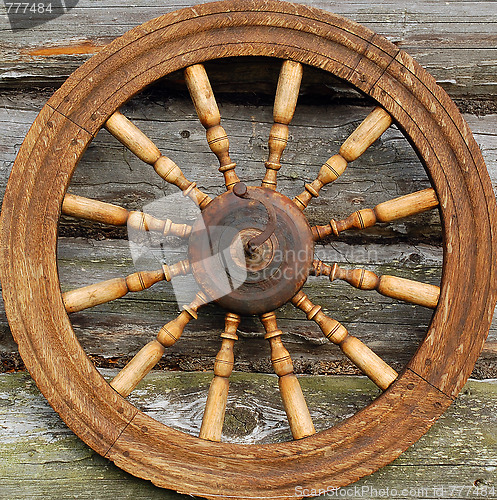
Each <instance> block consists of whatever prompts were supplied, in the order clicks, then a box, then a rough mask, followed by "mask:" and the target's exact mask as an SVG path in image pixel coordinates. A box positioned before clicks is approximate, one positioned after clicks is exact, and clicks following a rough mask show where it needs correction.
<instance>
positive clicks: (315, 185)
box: [293, 107, 392, 210]
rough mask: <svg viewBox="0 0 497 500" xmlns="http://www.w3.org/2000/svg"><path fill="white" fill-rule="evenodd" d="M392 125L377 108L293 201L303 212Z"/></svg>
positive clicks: (381, 110)
mask: <svg viewBox="0 0 497 500" xmlns="http://www.w3.org/2000/svg"><path fill="white" fill-rule="evenodd" d="M391 124H392V117H391V116H390V115H389V114H388V113H387V112H386V111H385V110H384V109H382V108H380V107H377V108H375V109H374V110H373V111H371V113H370V114H369V115H368V116H367V117H366V118H365V119H364V121H363V122H362V123H361V124H360V125H359V126H358V127H357V128H356V129H355V130H354V132H352V134H351V135H350V136H349V137H348V138H347V139H346V141H345V142H344V143H343V144H342V146H341V148H340V151H339V154H337V155H335V156H332V157H331V158H330V159H329V160H328V161H327V162H326V163H325V164H324V165H323V166H322V167H321V170H320V171H319V174H318V176H317V177H316V179H315V180H314V181H312V182H311V183H310V184H306V185H305V190H304V191H303V192H302V193H300V194H299V195H298V196H296V197H295V198H294V199H293V201H294V202H295V203H296V204H297V206H298V207H299V208H300V209H301V210H304V209H305V208H306V207H307V205H308V204H309V202H310V201H311V199H312V198H313V197H314V198H315V197H317V196H319V191H320V190H321V188H322V187H323V186H325V185H326V184H329V183H330V182H333V181H334V180H336V179H337V178H338V177H340V175H342V173H343V172H344V170H345V169H346V168H347V165H348V163H350V162H351V161H354V160H356V159H357V158H359V156H361V155H362V154H363V153H364V151H366V149H368V148H369V146H371V144H373V142H375V141H376V140H377V139H378V138H379V137H380V136H381V134H383V132H385V130H387V129H388V127H390V125H391Z"/></svg>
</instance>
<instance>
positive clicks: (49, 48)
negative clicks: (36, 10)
mask: <svg viewBox="0 0 497 500" xmlns="http://www.w3.org/2000/svg"><path fill="white" fill-rule="evenodd" d="M196 3H197V2H196V1H195V0H175V1H174V2H169V3H168V4H167V5H164V4H163V3H160V2H146V1H145V0H139V1H136V2H133V5H132V8H130V6H131V5H127V3H122V2H117V1H116V0H99V1H94V0H82V1H80V2H78V4H77V5H76V7H75V8H73V9H72V10H70V11H68V12H67V13H66V14H64V15H62V16H61V17H58V18H56V19H53V20H51V21H49V22H47V23H45V24H41V25H39V26H36V27H34V28H31V29H23V30H18V31H14V32H13V31H12V30H11V29H10V25H9V23H8V20H7V16H6V15H5V8H6V7H5V6H4V5H2V6H0V13H2V14H3V15H2V16H0V46H1V47H2V60H1V61H0V85H2V86H18V85H46V84H47V83H48V84H50V83H57V84H58V83H60V82H62V81H63V80H64V79H65V78H66V77H67V76H68V75H69V74H70V73H71V72H72V71H74V69H76V68H77V67H78V66H79V65H80V64H81V63H82V62H84V61H85V60H87V59H88V58H89V57H90V55H91V54H92V53H95V52H96V51H97V50H98V49H99V48H101V47H102V46H104V45H105V44H107V43H109V42H110V41H111V40H112V39H113V38H115V37H117V36H119V35H121V34H123V33H124V32H125V31H127V30H128V29H130V28H132V27H134V26H135V25H138V24H140V23H142V22H145V21H147V20H149V19H152V18H154V17H156V16H159V15H161V14H164V13H166V12H170V11H173V10H176V9H179V8H182V7H189V6H192V5H195V4H196ZM300 3H303V4H306V5H310V6H313V7H318V8H322V9H325V10H331V11H334V12H336V13H337V14H341V15H344V16H346V17H349V18H350V19H352V20H354V21H357V22H360V23H362V24H364V25H366V26H368V27H369V28H371V29H373V30H375V31H377V32H378V33H380V34H382V35H385V36H386V37H387V38H389V39H390V40H392V41H394V42H395V43H396V44H397V45H398V46H399V47H401V48H402V49H404V50H406V51H407V52H409V53H410V54H411V55H412V56H413V57H414V58H416V59H417V60H418V61H419V62H420V63H421V64H422V65H424V66H425V67H426V68H427V69H428V70H429V71H430V72H431V73H432V74H433V75H434V76H435V78H436V79H437V80H438V81H439V82H440V84H441V85H442V86H444V87H445V88H446V90H448V91H449V92H450V93H451V95H453V96H463V95H464V96H467V95H472V96H473V97H474V96H477V95H478V96H485V97H486V98H488V97H489V96H494V97H495V95H496V94H497V81H496V79H495V73H494V71H493V68H494V66H495V61H496V57H497V35H496V26H497V15H496V12H495V5H494V3H493V2H491V1H475V2H470V1H463V2H434V1H432V0H420V1H417V2H416V3H414V4H413V3H407V2H403V1H402V2H399V1H392V0H381V1H379V2H375V3H374V4H371V3H370V2H368V1H367V0H358V1H355V2H345V3H344V2H342V3H332V4H330V2H328V1H325V0H301V2H300Z"/></svg>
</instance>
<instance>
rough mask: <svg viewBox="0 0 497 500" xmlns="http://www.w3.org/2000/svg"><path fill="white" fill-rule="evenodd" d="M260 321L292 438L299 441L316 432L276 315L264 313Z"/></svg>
mask: <svg viewBox="0 0 497 500" xmlns="http://www.w3.org/2000/svg"><path fill="white" fill-rule="evenodd" d="M261 321H262V324H263V325H264V329H265V330H266V335H265V336H264V338H265V339H267V340H269V345H270V347H271V362H272V364H273V368H274V372H275V373H276V375H278V382H279V387H280V394H281V399H282V401H283V406H284V407H285V412H286V415H287V419H288V423H289V425H290V430H291V431H292V435H293V438H294V439H301V438H304V437H306V436H310V435H312V434H315V432H316V430H315V429H314V424H313V423H312V419H311V414H310V413H309V409H308V408H307V403H306V402H305V399H304V394H303V393H302V388H301V387H300V383H299V381H298V379H297V377H296V376H295V374H294V373H293V363H292V359H291V358H290V354H289V352H288V351H287V350H286V348H285V347H284V345H283V342H282V340H281V335H282V334H283V332H282V331H281V330H278V326H277V324H276V315H275V314H274V312H270V313H265V314H263V315H261Z"/></svg>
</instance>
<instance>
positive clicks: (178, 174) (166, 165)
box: [105, 111, 211, 210]
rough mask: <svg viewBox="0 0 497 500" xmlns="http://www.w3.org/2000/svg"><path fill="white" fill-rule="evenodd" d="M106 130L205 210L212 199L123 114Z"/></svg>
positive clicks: (106, 124)
mask: <svg viewBox="0 0 497 500" xmlns="http://www.w3.org/2000/svg"><path fill="white" fill-rule="evenodd" d="M105 128H106V129H107V130H108V131H109V132H110V133H111V134H112V135H113V136H114V137H115V138H116V139H117V140H118V141H120V142H121V143H122V144H124V146H126V147H127V148H128V149H129V150H130V151H131V152H132V153H134V154H135V155H136V156H137V157H138V158H140V160H143V161H144V162H145V163H149V164H150V165H152V166H153V167H154V169H155V171H156V172H157V173H158V174H159V175H160V176H161V177H162V178H163V179H164V180H165V181H167V182H169V183H171V184H174V185H175V186H177V187H179V188H180V189H181V191H183V195H184V196H188V197H189V198H190V199H191V200H193V201H194V202H195V203H196V204H197V205H198V206H199V207H200V209H202V210H203V209H204V208H205V207H206V206H207V205H208V204H209V203H210V202H211V198H210V197H209V196H208V195H206V194H205V193H202V191H200V190H199V189H198V188H197V187H196V184H195V182H190V181H189V180H187V178H186V177H185V176H184V174H183V172H182V171H181V169H180V168H179V167H178V165H176V163H174V162H173V161H172V160H171V159H169V158H168V157H167V156H163V155H162V153H161V152H160V151H159V149H158V148H157V146H156V145H155V144H154V143H153V142H152V141H151V140H150V139H149V138H148V137H147V136H146V135H145V134H144V133H143V132H142V131H141V130H140V129H139V128H138V127H137V126H136V125H134V124H133V123H132V122H131V121H130V120H128V119H127V118H126V117H125V116H124V115H123V114H122V113H121V112H119V111H116V112H115V113H114V114H113V115H112V116H111V117H110V118H109V119H108V120H107V121H106V122H105Z"/></svg>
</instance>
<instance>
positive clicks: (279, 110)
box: [262, 61, 303, 190]
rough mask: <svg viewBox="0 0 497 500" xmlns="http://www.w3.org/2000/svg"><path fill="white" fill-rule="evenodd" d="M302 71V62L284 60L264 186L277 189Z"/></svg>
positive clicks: (277, 90)
mask: <svg viewBox="0 0 497 500" xmlns="http://www.w3.org/2000/svg"><path fill="white" fill-rule="evenodd" d="M302 73H303V69H302V64H300V63H298V62H295V61H284V62H283V64H282V66H281V70H280V76H279V79H278V86H277V88H276V97H275V99H274V108H273V120H274V124H273V126H272V127H271V131H270V132H269V143H268V144H269V158H268V160H267V162H266V175H265V176H264V179H263V181H262V187H265V188H269V189H273V190H274V189H276V176H277V172H278V170H279V169H280V168H281V163H280V161H281V155H282V153H283V151H284V149H285V148H286V145H287V142H288V125H289V124H290V122H291V121H292V118H293V114H294V113H295V107H296V106H297V99H298V97H299V90H300V83H301V81H302Z"/></svg>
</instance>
